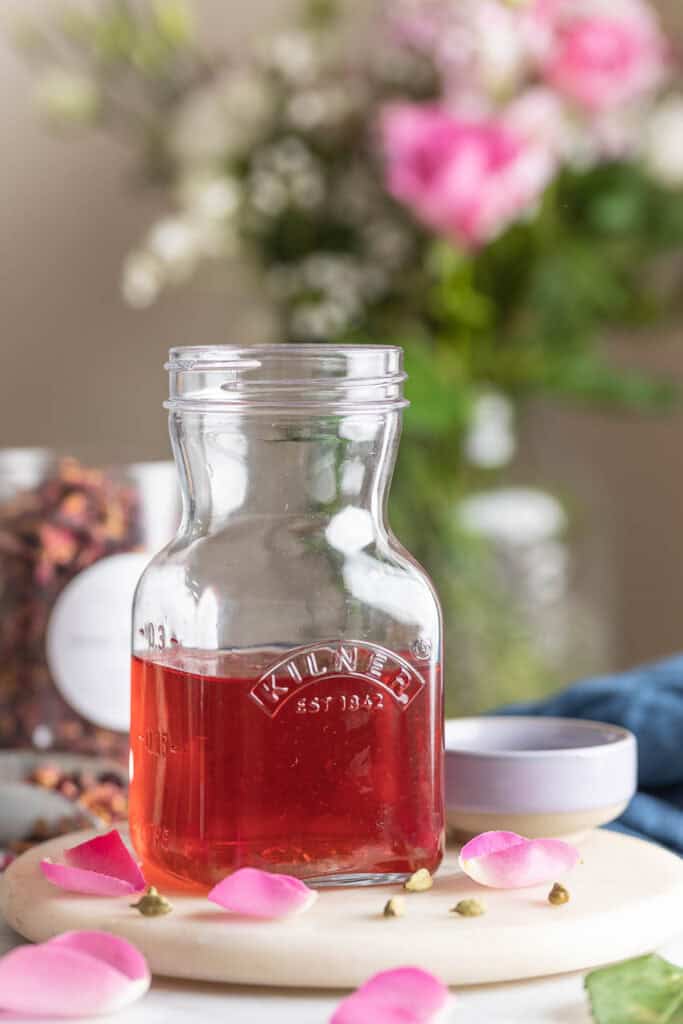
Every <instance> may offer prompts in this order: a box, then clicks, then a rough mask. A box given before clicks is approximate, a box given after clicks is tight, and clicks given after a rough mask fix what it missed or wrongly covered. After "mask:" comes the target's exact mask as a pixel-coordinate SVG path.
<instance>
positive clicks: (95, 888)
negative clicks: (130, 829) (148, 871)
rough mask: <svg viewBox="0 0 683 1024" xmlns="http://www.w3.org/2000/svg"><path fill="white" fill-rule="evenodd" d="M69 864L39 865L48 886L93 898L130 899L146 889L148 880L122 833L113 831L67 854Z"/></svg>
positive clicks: (44, 862) (51, 863)
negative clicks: (118, 897)
mask: <svg viewBox="0 0 683 1024" xmlns="http://www.w3.org/2000/svg"><path fill="white" fill-rule="evenodd" d="M64 860H65V861H66V864H56V863H54V861H51V860H50V859H49V858H48V859H45V860H42V861H41V862H40V869H41V871H42V872H43V874H44V875H45V877H46V878H47V880H48V882H51V883H52V884H53V885H57V886H59V888H60V889H66V890H67V891H68V892H82V893H87V894H89V895H93V896H130V895H131V894H132V893H136V892H141V891H142V890H143V889H144V888H145V879H144V876H143V874H142V872H141V871H140V868H139V867H138V866H137V864H136V863H135V861H134V860H133V858H132V857H131V855H130V853H129V852H128V849H127V847H126V846H125V844H124V842H123V840H122V839H121V836H120V834H119V832H117V830H116V829H113V830H112V831H111V832H107V833H106V835H103V836H96V837H95V838H94V839H89V840H88V841H87V842H85V843H79V845H78V846H72V847H71V849H69V850H66V851H65V852H64Z"/></svg>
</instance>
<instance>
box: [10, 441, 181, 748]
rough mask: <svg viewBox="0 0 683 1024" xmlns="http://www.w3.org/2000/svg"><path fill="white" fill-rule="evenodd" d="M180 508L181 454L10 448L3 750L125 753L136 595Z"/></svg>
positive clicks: (172, 527)
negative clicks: (120, 458) (133, 455)
mask: <svg viewBox="0 0 683 1024" xmlns="http://www.w3.org/2000/svg"><path fill="white" fill-rule="evenodd" d="M178 514H179V499H178V491H177V483H176V477H175V471H174V468H173V464H172V463H170V462H156V463H133V464H127V465H119V466H112V467H107V468H104V467H98V466H93V465H92V464H85V463H84V462H81V461H79V460H78V459H77V458H75V457H73V456H69V455H63V454H61V453H57V452H54V451H50V450H47V449H6V450H4V451H0V747H33V748H36V749H39V750H69V751H74V752H79V753H90V754H99V755H107V756H113V757H118V758H124V757H125V756H126V754H127V746H128V738H127V730H128V724H129V646H130V617H131V607H132V598H133V591H134V588H135V584H136V582H137V579H138V577H139V576H140V573H141V572H142V570H143V568H144V567H145V565H146V564H147V562H148V561H149V559H150V557H151V555H152V554H154V553H155V552H156V551H157V550H158V549H159V548H160V547H162V546H163V545H164V544H165V543H166V542H167V541H168V540H169V539H170V538H171V537H172V536H173V533H174V531H175V527H176V524H177V520H178Z"/></svg>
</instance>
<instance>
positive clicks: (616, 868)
mask: <svg viewBox="0 0 683 1024" xmlns="http://www.w3.org/2000/svg"><path fill="white" fill-rule="evenodd" d="M92 835H93V833H79V834H77V835H71V836H67V837H62V838H60V839H55V840H52V841H51V842H48V843H44V844H43V845H42V846H39V847H36V848H34V849H32V850H30V851H28V852H27V853H25V854H23V856H21V857H19V858H18V859H17V860H16V861H15V862H14V863H13V864H12V865H11V867H10V868H9V869H8V870H7V871H6V872H5V875H4V876H3V880H2V885H1V887H0V908H1V909H2V912H3V914H4V915H5V918H6V919H7V921H8V923H9V924H10V925H11V926H12V927H13V928H15V929H16V930H17V931H18V932H19V933H20V934H21V935H23V936H25V937H26V938H27V939H32V940H34V941H40V940H44V939H47V938H50V937H51V936H53V935H56V934H58V933H59V932H62V931H66V930H69V929H80V928H91V929H92V928H99V929H104V930H106V931H110V932H114V933H115V934H117V935H122V936H124V937H125V938H127V939H129V940H130V941H131V942H133V943H135V945H136V946H137V947H138V948H139V949H140V950H141V951H142V952H143V953H144V954H145V955H146V956H147V959H148V960H149V963H150V966H151V968H152V970H153V971H154V973H156V974H161V975H167V976H171V977H176V978H192V979H198V980H204V981H221V982H234V983H242V984H254V985H276V986H281V985H289V986H301V987H307V988H346V987H353V986H356V985H358V984H360V983H362V982H363V981H365V980H366V979H367V978H368V977H369V976H370V975H371V974H373V973H374V972H375V971H380V970H385V969H387V968H390V967H396V966H400V965H406V964H411V965H416V966H420V967H424V968H426V969H428V970H431V971H433V972H434V973H435V974H437V975H438V976H439V977H440V978H441V979H442V980H443V981H444V982H446V983H448V984H449V985H471V984H478V983H483V982H497V981H510V980H514V979H522V978H531V977H537V976H540V975H545V974H554V973H558V972H561V971H573V970H579V969H585V968H589V967H593V966H595V965H597V964H603V963H607V962H608V961H612V960H620V959H623V958H626V957H629V956H635V955H637V954H640V953H644V952H647V951H649V950H652V949H654V948H655V947H657V946H659V945H660V944H662V943H663V942H665V941H666V940H667V939H668V938H670V937H671V936H672V935H674V934H675V933H676V932H678V931H679V930H680V928H681V921H683V861H681V860H680V859H679V858H678V857H675V856H674V855H673V854H670V853H667V852H666V851H665V850H663V849H661V848H660V847H658V846H654V845H652V844H650V843H645V842H641V841H640V840H637V839H631V838H628V837H626V836H623V835H618V834H616V833H612V832H605V831H596V832H594V833H593V834H592V835H590V836H589V837H588V838H587V839H586V841H585V843H584V844H583V845H582V847H581V853H582V863H580V864H579V865H578V866H577V867H576V868H575V869H574V871H573V872H572V873H571V875H570V876H569V877H568V878H566V879H565V882H566V885H567V887H568V888H569V890H570V892H571V901H570V902H569V903H568V904H566V905H564V906H560V907H553V906H551V905H550V904H549V903H548V902H547V899H546V896H547V892H548V890H549V888H550V886H549V885H543V886H540V887H538V888H534V889H524V890H514V891H502V890H494V889H482V888H481V887H480V886H478V885H476V884H475V883H474V882H471V881H470V880H469V879H468V878H466V877H465V876H464V875H462V874H461V873H460V871H459V869H458V866H457V856H456V853H455V852H454V851H450V852H449V854H448V855H447V857H446V860H445V862H444V865H443V867H442V868H441V870H440V871H439V873H438V876H437V878H436V880H435V884H434V887H433V889H431V890H430V891H429V892H425V893H406V894H405V896H406V915H405V917H402V918H384V917H382V908H383V906H384V904H385V902H386V900H387V899H388V898H389V897H390V896H391V895H393V894H395V893H398V892H400V891H401V888H400V886H381V887H373V888H359V889H352V890H350V889H326V890H323V891H321V893H320V898H319V900H318V901H317V902H316V903H315V904H314V906H313V907H312V908H311V909H310V910H309V911H308V912H307V913H304V914H302V915H300V916H298V917H293V918H289V919H286V920H280V921H253V920H246V919H244V918H239V917H235V916H232V915H230V914H227V913H226V912H225V911H222V910H221V909H220V908H219V907H217V906H215V905H213V904H211V903H209V902H208V901H207V900H206V899H204V898H202V897H197V896H188V895H178V894H176V895H174V894H170V895H171V898H172V901H173V904H174V908H175V909H174V911H173V912H172V913H171V914H168V915H167V916H165V917H159V918H143V917H141V916H140V914H139V913H138V912H137V911H135V910H131V909H130V908H129V905H128V904H129V903H130V902H133V901H132V900H129V899H126V898H117V899H110V898H103V897H95V896H79V895H75V894H67V893H63V892H61V891H60V890H58V889H56V888H54V887H53V886H51V885H49V883H48V882H47V881H45V879H44V878H43V876H42V874H41V873H40V870H39V867H38V862H39V861H40V859H41V858H42V857H52V858H53V859H59V857H60V854H61V852H62V850H63V849H64V848H65V847H67V846H73V845H74V844H75V843H77V842H81V841H83V840H84V839H86V838H90V837H91V836H92ZM468 896H476V897H478V898H479V899H483V900H484V901H485V903H486V906H487V912H486V914H485V915H484V916H483V917H478V918H461V917H459V916H457V915H456V914H449V913H448V910H449V908H450V907H452V906H453V905H454V904H455V903H456V902H457V901H458V900H460V899H463V898H465V897H468Z"/></svg>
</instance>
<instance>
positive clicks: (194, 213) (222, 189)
mask: <svg viewBox="0 0 683 1024" xmlns="http://www.w3.org/2000/svg"><path fill="white" fill-rule="evenodd" d="M179 197H180V202H181V203H182V205H183V208H184V209H185V210H186V211H187V213H188V214H189V215H190V216H191V217H196V218H197V219H199V220H207V221H221V220H226V219H228V218H229V217H232V216H233V215H234V214H235V213H236V212H237V210H238V208H239V203H240V188H239V185H238V183H237V181H236V180H235V179H234V178H232V177H229V176H228V175H215V174H201V173H199V174H191V175H188V176H187V177H186V178H184V179H183V181H182V182H181V185H180V190H179Z"/></svg>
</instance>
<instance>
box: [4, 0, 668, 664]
mask: <svg viewBox="0 0 683 1024" xmlns="http://www.w3.org/2000/svg"><path fill="white" fill-rule="evenodd" d="M54 2H55V0H3V4H2V11H1V14H2V20H3V22H4V24H5V26H7V25H8V24H9V23H10V22H11V20H12V17H13V16H15V15H16V14H17V13H19V12H21V13H22V14H27V13H30V14H35V15H39V14H40V12H41V11H43V10H47V9H48V8H49V6H51V4H54ZM357 5H358V6H362V4H360V3H359V2H358V3H357ZM294 7H295V4H294V3H293V2H292V0H251V3H250V4H248V5H241V4H240V5H238V4H226V3H225V2H224V0H196V8H197V10H198V12H199V15H200V17H201V21H202V28H203V31H204V32H205V33H206V34H207V36H210V37H211V38H212V40H213V42H214V45H216V46H217V47H220V46H221V45H222V44H223V43H225V44H228V43H229V42H230V41H234V40H235V39H236V38H239V37H240V36H246V35H249V34H250V33H253V32H254V31H257V30H258V29H259V27H261V26H262V25H263V24H264V23H268V22H271V21H272V20H273V19H274V18H277V19H278V20H280V21H281V20H282V19H284V18H285V17H286V15H287V12H288V11H289V10H292V9H294ZM661 7H662V11H663V12H664V13H665V16H666V17H667V19H668V21H669V24H670V25H671V27H672V32H676V33H677V38H678V39H680V38H681V35H680V33H683V10H681V8H680V4H679V2H678V0H669V3H668V4H664V3H662V4H661ZM6 35H7V33H6V32H5V33H4V37H5V38H3V41H2V42H1V43H0V152H1V154H2V160H1V171H0V174H1V176H2V177H1V180H2V197H3V199H2V203H1V204H0V237H1V238H2V260H1V263H0V317H1V319H2V346H3V348H2V352H3V367H2V373H0V445H2V446H12V445H41V444H51V445H59V446H63V447H65V448H70V447H76V448H82V447H84V446H87V447H88V448H91V447H92V448H94V449H95V450H97V451H98V452H101V454H102V456H103V457H105V458H108V457H116V456H117V454H122V455H125V457H127V458H130V457H131V453H132V455H133V456H134V457H139V458H153V457H164V456H165V455H166V454H167V452H168V444H167V438H166V421H165V415H164V413H163V410H162V409H161V402H162V400H163V397H164V394H165V390H166V379H165V374H164V372H163V370H162V364H163V362H164V358H165V354H166V351H167V349H168V348H169V346H171V345H174V344H181V343H182V344H187V343H192V344H200V343H209V342H245V341H247V342H248V341H250V340H252V339H253V338H254V337H256V336H257V335H258V332H259V327H260V324H259V316H258V308H256V310H254V305H253V303H254V302H255V301H256V306H258V303H257V300H255V298H254V296H253V295H252V296H247V294H246V292H247V291H248V289H246V285H245V283H244V282H243V281H240V280H233V281H231V282H230V288H229V289H228V292H227V294H226V292H225V291H224V290H223V289H220V290H219V289H218V288H215V287H212V286H211V284H210V283H205V284H203V285H202V284H193V285H192V286H190V287H188V288H187V289H186V290H184V291H176V292H174V293H170V294H166V295H165V296H164V297H163V298H162V300H161V301H160V302H159V303H158V304H157V305H156V306H155V307H153V308H152V309H151V310H149V311H145V312H132V311H130V310H128V309H126V307H125V306H124V304H123V302H122V300H121V298H120V294H119V278H120V268H121V263H122V260H123V257H124V255H125V253H126V252H127V251H128V249H129V248H130V246H131V244H132V243H133V242H134V241H135V240H136V239H137V238H138V237H140V236H141V235H142V233H143V231H144V228H145V226H146V224H147V223H149V222H151V221H152V220H153V219H154V216H155V213H156V212H157V210H156V209H155V207H154V205H153V202H150V199H149V197H148V196H146V195H142V194H140V193H139V191H137V192H136V184H135V181H134V180H132V179H131V177H130V167H129V165H128V161H127V159H126V154H125V152H124V151H123V150H121V149H119V148H117V146H116V145H115V144H114V143H112V142H111V140H109V139H100V140H98V141H97V142H96V143H93V141H92V139H90V138H88V139H87V141H84V142H83V144H82V145H78V144H75V145H74V144H68V145H67V144H65V142H64V141H63V140H61V139H59V138H58V137H55V136H54V135H50V134H49V133H47V132H46V131H45V129H44V126H42V125H41V124H40V123H39V122H38V120H37V118H36V116H35V112H34V110H33V106H32V100H31V80H30V75H29V74H28V72H27V70H26V68H25V66H24V64H23V62H22V61H21V59H19V58H17V57H16V56H15V55H14V53H13V52H12V49H11V46H9V45H8V43H7V42H6ZM122 186H123V187H122ZM255 314H256V315H255ZM651 340H652V344H649V341H650V339H647V338H646V339H644V341H645V344H643V345H641V346H638V349H637V358H638V360H639V362H640V363H642V364H643V365H646V366H648V367H650V368H656V369H659V370H661V371H663V372H664V373H666V374H669V375H670V376H671V377H672V378H675V379H676V380H677V381H678V382H679V383H680V385H681V387H682V388H683V330H679V331H676V332H672V333H671V334H670V335H669V336H667V337H666V338H657V339H654V338H653V339H651ZM655 340H656V342H657V343H656V344H655V343H654V342H655ZM614 344H615V346H616V348H617V351H618V352H619V354H620V355H621V356H622V358H623V359H624V360H626V359H633V358H635V354H634V350H633V348H629V349H628V350H627V349H626V347H625V346H624V345H623V344H622V343H620V341H619V339H615V340H614ZM524 438H525V440H524V445H523V447H524V459H523V461H522V462H521V463H520V464H519V465H518V466H517V467H516V469H515V476H516V477H517V478H518V479H520V480H524V481H533V480H534V479H535V478H537V477H538V478H539V479H540V478H542V479H543V481H544V482H546V483H547V484H550V485H554V486H555V487H557V489H558V490H559V491H560V492H563V493H567V494H570V495H571V496H572V501H573V502H574V503H575V504H576V505H577V507H578V508H579V509H580V510H582V512H583V515H584V516H585V519H586V522H587V523H590V526H591V534H590V543H589V544H588V545H587V547H586V550H585V551H584V559H585V560H587V562H588V563H589V564H588V569H589V570H590V568H591V565H590V563H591V562H593V560H594V561H595V564H596V565H598V564H599V569H596V570H595V571H596V572H598V573H599V574H603V573H607V574H608V575H609V577H610V579H609V581H603V582H608V583H609V588H608V589H610V590H611V592H612V595H613V601H614V629H615V637H616V647H615V655H614V666H613V667H615V668H620V667H624V666H626V665H628V664H631V663H633V662H635V661H639V660H643V659H647V658H652V657H656V656H658V655H662V654H665V653H668V652H671V651H674V650H677V649H681V648H683V628H682V627H681V609H683V537H682V536H681V527H680V523H681V521H682V520H683V474H682V473H681V463H682V461H683V455H682V453H681V444H682V441H683V413H679V414H674V415H670V416H667V417H663V418H657V419H650V420H647V419H645V420H643V419H641V418H638V419H636V418H633V419H631V418H629V417H625V416H617V415H614V414H610V415H609V417H608V416H604V417H603V416H600V415H599V414H595V413H590V414H588V413H585V412H581V411H578V410H572V409H568V408H560V407H557V406H549V405H543V406H540V405H539V406H535V407H533V408H531V409H530V410H529V412H528V415H527V417H526V422H525V424H524ZM598 583H600V581H598Z"/></svg>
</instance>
